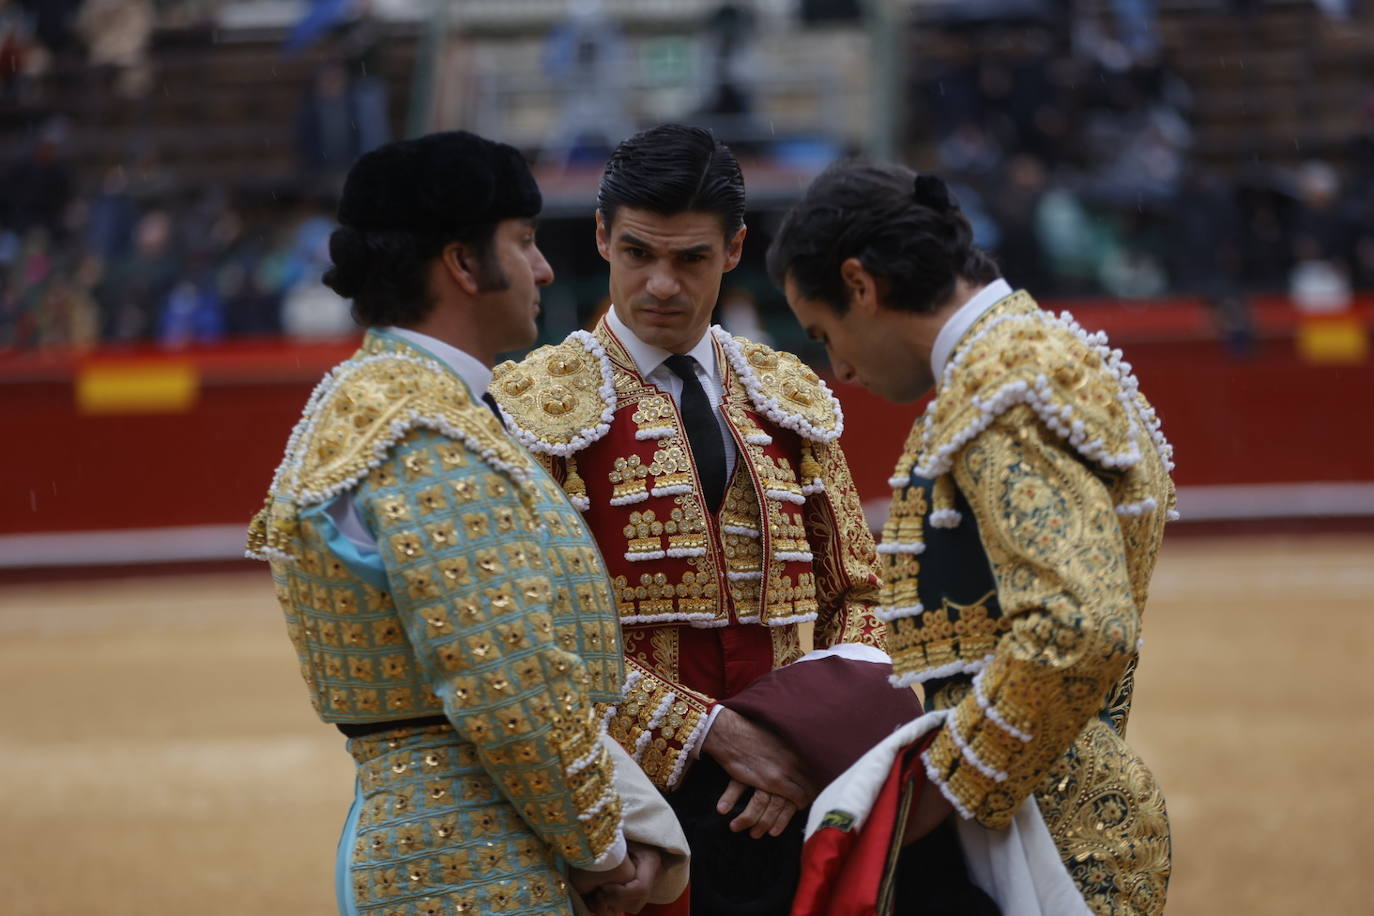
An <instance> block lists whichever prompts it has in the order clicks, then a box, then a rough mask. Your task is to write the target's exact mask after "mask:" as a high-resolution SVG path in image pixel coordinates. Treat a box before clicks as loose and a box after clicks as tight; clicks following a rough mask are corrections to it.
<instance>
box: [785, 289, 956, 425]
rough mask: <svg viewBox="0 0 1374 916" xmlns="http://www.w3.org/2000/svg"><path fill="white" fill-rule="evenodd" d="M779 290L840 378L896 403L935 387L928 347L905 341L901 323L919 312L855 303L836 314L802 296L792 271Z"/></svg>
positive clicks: (908, 399) (913, 318)
mask: <svg viewBox="0 0 1374 916" xmlns="http://www.w3.org/2000/svg"><path fill="white" fill-rule="evenodd" d="M783 292H784V294H785V295H786V296H787V305H788V307H789V308H791V309H792V314H793V315H795V316H796V318H797V322H798V323H799V324H800V325H801V326H802V330H804V331H805V332H806V335H807V336H808V337H810V338H811V339H812V340H816V341H819V342H820V343H822V344H824V345H825V352H826V355H827V356H828V357H829V358H830V365H831V367H832V368H833V369H834V372H835V376H836V377H837V378H838V379H839V380H840V381H842V382H851V383H854V384H858V385H863V386H864V387H865V388H867V389H868V390H869V391H871V392H873V393H874V394H876V395H878V396H879V397H881V398H885V399H886V400H889V401H894V402H896V403H906V402H908V401H917V400H920V399H921V398H922V397H923V396H924V395H925V394H926V392H928V391H930V389H931V388H933V387H934V386H935V377H934V374H933V373H932V371H931V368H930V350H929V349H928V348H925V349H924V350H923V351H922V352H916V350H913V348H912V346H911V345H910V343H908V340H909V335H907V334H906V331H907V329H906V328H905V327H904V325H905V324H906V323H908V322H911V321H919V320H920V319H919V318H918V317H917V316H911V315H907V313H904V312H899V311H896V310H893V309H885V308H881V307H879V308H876V309H866V310H862V311H861V310H860V309H859V308H856V307H855V305H857V304H856V303H851V307H850V309H849V311H847V312H845V313H844V315H837V314H836V313H835V310H834V309H833V308H831V307H830V306H829V305H827V304H826V303H825V302H822V301H820V300H818V299H808V298H806V297H804V296H802V295H801V294H800V293H799V292H798V291H797V287H796V284H795V283H794V282H793V280H792V277H791V275H790V274H789V275H788V277H787V280H786V282H785V284H784V286H783Z"/></svg>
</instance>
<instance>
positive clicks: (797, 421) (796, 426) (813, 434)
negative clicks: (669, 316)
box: [711, 325, 844, 442]
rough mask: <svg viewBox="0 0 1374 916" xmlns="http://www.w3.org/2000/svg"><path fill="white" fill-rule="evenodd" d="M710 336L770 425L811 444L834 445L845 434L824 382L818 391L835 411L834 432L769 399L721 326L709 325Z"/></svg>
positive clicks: (835, 402) (837, 406)
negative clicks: (784, 408)
mask: <svg viewBox="0 0 1374 916" xmlns="http://www.w3.org/2000/svg"><path fill="white" fill-rule="evenodd" d="M711 333H712V335H714V336H715V338H716V342H717V343H719V344H720V348H721V349H722V350H723V351H725V358H726V359H728V360H729V361H730V366H731V367H732V368H733V369H734V370H735V374H736V375H738V376H739V378H740V381H741V382H743V383H744V390H745V391H746V392H748V394H749V400H751V401H753V402H754V408H755V409H756V410H758V412H759V413H761V414H763V415H764V416H765V417H767V418H768V419H769V420H771V421H772V422H774V423H776V424H777V425H778V426H781V427H783V428H785V429H790V430H792V431H793V432H795V433H797V434H799V435H801V436H803V437H805V438H807V439H810V440H812V441H813V442H834V441H835V440H836V439H838V438H840V435H841V434H842V433H843V432H844V411H843V410H841V408H840V402H839V401H838V400H836V398H835V395H834V394H832V393H831V391H830V386H829V385H827V384H826V383H825V380H824V379H818V380H817V384H819V386H820V389H821V391H822V392H824V394H825V396H826V398H828V399H829V401H830V408H831V410H832V411H834V416H835V428H834V429H830V430H825V429H821V428H820V427H818V426H815V425H814V424H812V423H811V422H810V421H809V420H807V419H806V418H805V417H803V416H802V415H801V414H798V413H790V412H787V411H784V410H783V409H782V406H781V405H780V404H779V402H778V399H777V398H770V397H768V396H767V395H766V394H764V392H763V386H762V385H761V384H760V383H759V379H758V376H757V375H756V374H755V373H754V367H753V366H751V365H749V360H747V359H745V356H744V349H743V348H742V347H741V346H740V345H739V343H738V342H737V341H736V340H735V338H733V337H731V336H730V333H729V332H728V331H726V330H725V329H724V328H722V327H720V325H712V326H711Z"/></svg>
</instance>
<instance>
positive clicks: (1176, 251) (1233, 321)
mask: <svg viewBox="0 0 1374 916" xmlns="http://www.w3.org/2000/svg"><path fill="white" fill-rule="evenodd" d="M1180 200H1186V201H1188V202H1189V206H1181V207H1174V208H1173V209H1172V211H1171V214H1170V220H1169V225H1168V236H1169V241H1170V251H1169V254H1170V262H1171V263H1170V267H1171V271H1172V274H1173V281H1174V289H1175V290H1176V291H1177V292H1179V293H1182V294H1184V295H1193V296H1198V297H1200V298H1201V299H1202V300H1203V301H1204V302H1206V303H1207V305H1208V306H1209V307H1210V308H1211V309H1212V313H1213V315H1214V317H1215V319H1216V322H1217V326H1218V328H1219V330H1220V332H1221V335H1222V340H1223V341H1224V342H1225V343H1226V347H1227V349H1228V350H1229V351H1230V352H1231V353H1233V354H1235V355H1237V356H1244V355H1247V354H1249V353H1250V352H1251V350H1252V349H1253V346H1254V327H1253V325H1252V323H1251V320H1250V314H1249V305H1248V303H1247V302H1246V298H1245V294H1244V291H1243V290H1242V288H1241V278H1242V276H1243V271H1244V253H1243V251H1242V246H1243V245H1244V231H1245V227H1244V222H1243V219H1242V217H1241V213H1240V208H1239V206H1238V205H1237V201H1236V192H1235V188H1233V187H1232V186H1231V184H1230V183H1229V182H1227V181H1226V180H1225V179H1224V178H1222V177H1221V176H1220V175H1216V174H1213V173H1211V172H1207V171H1204V170H1203V169H1201V168H1194V169H1192V170H1191V171H1190V172H1189V174H1188V175H1187V176H1186V178H1185V179H1184V184H1183V188H1182V193H1181V195H1180Z"/></svg>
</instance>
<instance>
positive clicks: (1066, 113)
mask: <svg viewBox="0 0 1374 916" xmlns="http://www.w3.org/2000/svg"><path fill="white" fill-rule="evenodd" d="M346 2H347V0H325V2H321V3H317V4H316V5H315V6H313V7H312V10H313V11H314V13H316V14H317V15H316V18H315V19H313V20H312V19H311V18H310V17H307V18H306V19H305V20H303V21H302V23H301V24H300V26H299V27H298V28H297V29H296V30H294V31H292V32H291V33H290V34H289V35H288V36H287V39H286V41H285V43H284V45H283V47H282V53H283V54H287V53H292V51H293V50H295V49H298V48H299V47H300V46H302V45H303V44H308V43H309V42H312V41H314V40H316V39H317V38H319V36H320V35H321V34H322V33H323V32H325V31H330V32H331V35H332V39H331V40H333V41H335V43H336V44H335V47H336V48H337V54H336V55H335V56H334V57H333V58H332V59H331V60H329V61H327V62H326V63H325V64H324V65H323V66H322V67H321V68H320V69H319V71H318V73H317V77H316V79H315V81H314V83H313V85H312V86H311V88H310V89H309V91H308V92H307V93H306V94H305V97H304V98H303V99H302V100H301V102H300V107H299V111H298V114H297V123H296V125H295V127H296V130H295V134H296V137H297V142H298V148H297V151H296V154H297V159H298V162H299V175H300V176H302V177H301V179H300V180H299V181H298V182H297V184H296V187H294V188H290V189H285V190H283V189H279V188H278V189H273V190H272V191H271V192H270V193H267V192H263V191H262V190H261V189H259V190H258V191H257V192H254V193H249V192H245V191H244V190H243V189H242V188H229V189H224V188H214V187H211V188H195V189H192V190H188V189H187V188H186V187H185V184H184V183H178V182H176V181H175V180H173V179H174V176H170V175H168V174H167V170H166V169H165V168H164V167H162V166H161V165H160V164H159V160H158V156H157V151H156V150H155V149H152V148H139V149H136V150H134V151H133V152H132V153H131V155H130V157H129V159H128V161H127V162H126V164H124V165H121V166H117V167H112V168H111V169H110V170H109V171H108V173H106V174H105V175H104V176H103V179H102V180H101V181H100V183H99V186H98V187H94V188H90V189H86V188H82V187H78V182H76V181H75V179H74V174H75V171H74V168H73V161H72V157H71V155H69V151H68V142H67V141H68V137H69V133H70V127H71V125H70V122H69V121H66V120H64V118H63V116H61V115H60V114H55V115H50V116H48V117H47V118H46V119H45V120H43V121H42V122H41V126H40V127H38V128H37V129H36V130H34V131H33V132H32V139H31V141H30V142H27V143H26V144H25V146H24V148H23V149H13V150H6V151H5V158H4V161H0V188H3V189H4V190H3V193H0V349H14V348H17V349H31V348H50V347H51V348H62V347H77V348H83V347H90V346H94V345H96V344H125V343H135V342H147V341H154V342H158V343H161V344H162V345H165V346H178V345H183V344H185V343H188V342H192V341H216V340H220V339H223V338H225V337H230V336H240V335H254V334H280V333H287V334H295V335H303V336H305V335H328V334H336V333H342V332H346V331H347V330H348V329H349V328H350V322H349V319H348V313H347V306H346V304H345V303H342V302H340V301H339V300H338V299H337V297H334V296H333V294H332V293H331V292H329V291H328V290H327V289H325V287H323V285H322V284H321V283H320V279H319V278H320V275H321V273H322V272H323V270H324V268H325V266H326V265H327V259H328V254H327V242H328V236H329V232H330V230H331V229H332V221H331V212H332V199H331V196H330V195H331V193H332V192H333V190H334V189H336V188H337V181H338V178H339V177H340V176H341V175H342V173H343V171H344V170H345V169H346V168H347V166H348V165H349V163H351V161H352V160H353V159H354V158H355V157H356V156H357V155H358V154H359V153H361V152H363V151H365V150H367V149H370V148H372V147H375V146H376V145H378V144H379V143H381V142H385V140H386V139H388V136H389V130H388V118H387V110H386V104H387V100H386V88H385V86H384V85H382V83H381V82H380V79H379V78H378V77H377V76H376V74H377V73H378V68H377V66H376V65H375V63H371V64H370V61H371V59H372V56H373V55H375V54H376V51H377V48H378V46H379V43H380V42H381V36H380V34H379V32H378V31H377V29H376V26H375V24H374V23H372V22H371V21H370V20H369V19H368V18H367V17H366V16H362V17H358V16H354V17H351V18H350V17H347V16H341V15H340V11H341V10H343V8H344V5H345V3H346ZM211 5H213V0H157V2H154V0H0V106H4V105H6V104H10V105H13V104H22V102H23V97H24V94H25V93H26V92H28V91H30V86H31V81H33V80H35V79H39V78H41V75H42V73H43V72H44V70H45V69H46V68H48V67H51V66H54V65H63V64H62V62H64V61H65V62H66V63H65V65H66V66H75V65H79V66H86V67H92V68H103V69H104V70H107V71H108V72H109V74H110V80H109V83H110V85H111V86H112V87H114V91H117V92H120V93H127V94H131V95H138V94H140V93H146V92H148V91H149V87H148V85H147V83H148V78H147V71H146V68H145V67H144V66H143V61H144V55H145V54H146V51H147V48H148V42H149V35H150V34H151V32H152V30H153V28H154V27H155V25H166V24H168V23H173V24H175V23H179V22H185V21H191V20H193V19H194V18H195V17H197V16H200V15H203V14H204V12H205V9H207V8H208V7H209V6H211ZM956 6H957V5H956ZM1065 6H1069V7H1071V6H1072V4H1067V5H1066V4H1047V5H1046V8H1055V7H1059V8H1063V7H1065ZM1238 6H1239V7H1250V6H1253V4H1248V3H1239V4H1238ZM1110 7H1111V8H1112V9H1113V10H1114V11H1115V16H1114V18H1112V19H1108V20H1105V21H1100V20H1094V21H1092V22H1088V21H1086V20H1082V21H1080V20H1076V19H1074V18H1072V17H1068V16H1067V15H1066V16H1065V18H1063V19H1061V20H1060V21H1055V20H1054V19H1053V18H1050V19H1046V18H1044V17H1043V16H1040V17H1036V18H1035V19H1034V20H1033V21H1023V20H1017V21H998V20H997V19H996V18H995V17H993V18H991V19H989V18H980V19H978V20H977V21H971V20H970V21H964V22H960V21H953V22H951V21H945V22H939V23H929V24H926V25H925V26H923V27H924V28H927V29H928V30H929V31H928V32H927V33H926V34H925V35H924V36H923V38H922V45H921V46H922V47H923V48H925V49H926V50H927V52H928V53H927V54H926V56H925V57H923V58H922V59H921V60H919V61H918V62H916V63H914V64H913V71H912V73H910V74H909V81H910V82H909V84H910V86H911V87H912V90H913V91H912V92H911V93H909V97H910V99H911V100H912V101H911V108H910V110H909V111H907V112H906V113H905V121H906V122H907V124H908V131H909V141H910V143H909V149H910V159H911V161H912V163H913V164H914V165H917V166H918V167H922V168H932V169H936V170H938V171H940V172H942V173H943V174H945V175H946V176H947V177H948V178H950V179H951V180H952V181H953V182H954V184H955V187H956V191H957V193H958V196H959V200H960V202H961V204H962V205H963V207H964V209H965V211H966V212H967V214H968V215H969V217H970V219H971V221H972V222H973V225H974V228H975V233H976V236H977V239H978V241H979V242H980V243H981V244H982V245H983V246H984V247H986V248H987V249H989V250H991V251H992V252H994V253H995V254H996V256H997V258H998V260H999V262H1000V263H1001V265H1002V267H1003V270H1004V273H1005V274H1006V275H1007V276H1008V278H1009V279H1010V280H1011V281H1012V282H1013V283H1014V284H1016V285H1019V286H1024V287H1026V288H1028V289H1030V290H1032V291H1033V292H1035V293H1036V295H1037V296H1038V297H1039V298H1041V299H1042V300H1062V299H1067V298H1073V297H1085V296H1087V297H1103V296H1108V297H1115V298H1122V299H1135V300H1153V299H1158V298H1161V297H1168V296H1177V295H1182V296H1189V297H1200V298H1202V299H1204V300H1205V301H1207V302H1208V303H1209V304H1211V305H1212V306H1213V307H1214V308H1215V309H1216V311H1217V315H1218V318H1219V320H1220V322H1221V324H1222V326H1223V327H1224V328H1226V329H1227V333H1228V335H1229V336H1231V337H1232V338H1233V340H1234V341H1235V344H1236V348H1237V349H1239V350H1243V349H1244V346H1245V338H1246V301H1247V297H1249V296H1251V295H1253V294H1254V293H1257V292H1263V293H1288V294H1291V295H1294V296H1295V297H1296V298H1299V299H1301V298H1302V297H1303V296H1305V295H1309V294H1310V295H1312V296H1314V297H1315V300H1314V301H1316V300H1321V297H1322V296H1325V297H1327V300H1331V301H1334V299H1339V298H1340V297H1341V296H1342V295H1346V294H1347V293H1348V292H1349V290H1351V289H1374V96H1371V98H1370V101H1369V104H1368V106H1367V109H1366V110H1365V111H1364V112H1363V114H1362V117H1363V122H1362V123H1363V127H1362V128H1359V129H1356V130H1355V131H1354V132H1353V135H1352V137H1351V140H1350V143H1351V148H1350V150H1349V151H1348V153H1347V154H1346V155H1345V156H1344V157H1343V159H1342V160H1341V162H1340V164H1339V165H1335V164H1329V163H1328V162H1325V161H1320V160H1312V161H1308V162H1306V163H1305V164H1303V165H1301V166H1299V167H1297V168H1287V169H1273V170H1265V171H1264V172H1256V173H1253V174H1247V175H1243V176H1238V175H1236V174H1229V175H1222V174H1220V173H1218V172H1214V171H1209V170H1208V169H1206V168H1203V167H1202V166H1200V165H1199V164H1198V162H1197V157H1196V156H1195V155H1194V154H1193V153H1194V151H1193V136H1194V132H1193V121H1194V110H1193V97H1192V93H1191V92H1190V89H1189V87H1188V85H1187V84H1186V83H1185V82H1184V80H1183V79H1182V78H1181V77H1180V76H1179V75H1178V73H1177V72H1176V71H1175V69H1174V68H1173V67H1171V66H1170V62H1169V59H1168V57H1167V54H1166V53H1165V51H1164V50H1163V48H1162V45H1161V42H1160V40H1159V38H1158V36H1157V35H1156V34H1155V32H1154V30H1153V28H1152V27H1151V15H1150V9H1149V8H1150V4H1149V3H1148V2H1143V0H1138V2H1128V0H1121V2H1114V3H1112V4H1110ZM326 8H327V9H326ZM983 8H987V5H986V4H984V5H983ZM321 10H323V11H324V13H321ZM326 14H327V15H326ZM715 21H716V23H717V26H719V22H720V19H719V17H717V19H716V20H715ZM1104 22H1105V26H1104ZM746 88H747V87H746ZM718 94H719V93H718ZM736 96H741V97H742V94H740V93H736V94H735V95H732V96H731V97H730V98H729V100H728V102H729V106H730V107H731V110H730V111H729V112H728V113H730V114H735V113H738V110H739V107H740V106H741V104H742V103H741V101H740V98H738V97H736ZM723 104H724V103H723ZM1357 123H1358V122H1357ZM727 139H729V138H727ZM1301 140H1302V138H1295V141H1301ZM765 153H766V151H765ZM779 304H780V300H779V301H777V302H768V301H761V303H760V310H761V311H763V312H764V313H765V317H767V315H768V313H769V312H770V311H772V310H776V308H777V307H778V306H779Z"/></svg>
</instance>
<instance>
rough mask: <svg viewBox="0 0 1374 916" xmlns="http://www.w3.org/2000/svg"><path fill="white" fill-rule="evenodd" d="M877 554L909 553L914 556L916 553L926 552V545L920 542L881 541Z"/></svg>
mask: <svg viewBox="0 0 1374 916" xmlns="http://www.w3.org/2000/svg"><path fill="white" fill-rule="evenodd" d="M877 551H878V553H884V554H891V553H909V554H911V555H912V556H915V555H916V554H918V553H925V552H926V545H925V544H924V543H923V542H921V541H883V542H882V543H881V544H879V545H878V547H877Z"/></svg>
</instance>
